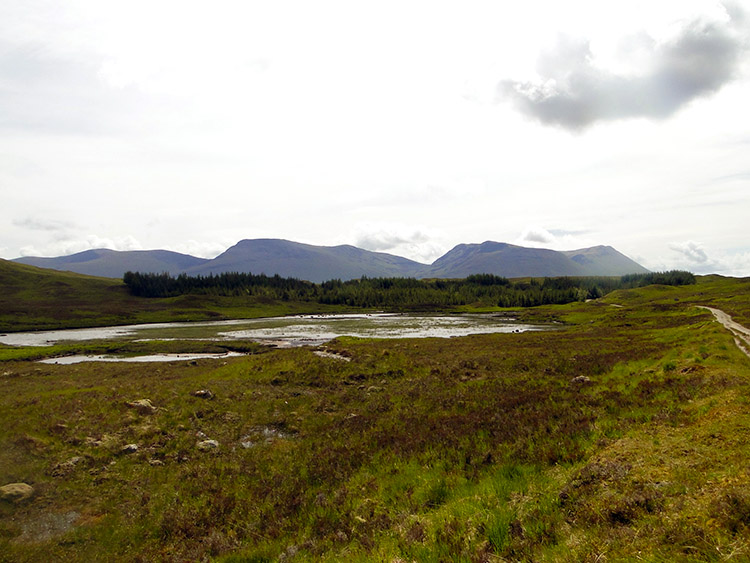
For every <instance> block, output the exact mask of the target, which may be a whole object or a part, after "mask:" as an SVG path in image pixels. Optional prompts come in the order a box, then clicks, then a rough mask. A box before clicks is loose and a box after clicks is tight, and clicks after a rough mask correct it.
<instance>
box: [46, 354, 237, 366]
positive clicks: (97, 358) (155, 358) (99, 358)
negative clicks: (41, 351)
mask: <svg viewBox="0 0 750 563" xmlns="http://www.w3.org/2000/svg"><path fill="white" fill-rule="evenodd" d="M237 356H242V354H238V353H237V352H226V353H224V354H151V355H148V356H103V355H90V356H62V357H60V358H47V359H45V360H39V363H40V364H61V365H70V364H80V363H81V362H179V361H187V360H201V359H206V358H209V359H214V360H218V359H221V358H233V357H237Z"/></svg>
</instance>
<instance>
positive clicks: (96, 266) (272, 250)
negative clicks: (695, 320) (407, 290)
mask: <svg viewBox="0 0 750 563" xmlns="http://www.w3.org/2000/svg"><path fill="white" fill-rule="evenodd" d="M14 261H15V262H20V263H22V264H29V265H32V266H38V267H42V268H51V269H54V270H68V271H71V272H77V273H81V274H88V275H93V276H102V277H111V278H120V277H122V275H123V274H124V273H125V272H127V271H128V270H130V271H134V272H135V271H138V272H144V273H145V272H155V273H162V272H168V273H170V274H173V275H176V274H180V273H186V274H190V275H208V274H220V273H224V272H252V273H253V274H266V275H269V276H271V275H274V274H279V275H280V276H282V277H291V278H298V279H303V280H308V281H313V282H318V283H319V282H322V281H326V280H331V279H341V280H349V279H356V278H360V277H362V276H367V277H415V278H465V277H466V276H469V275H471V274H495V275H498V276H505V277H507V278H517V277H529V276H534V277H544V276H548V277H555V276H592V275H596V276H620V275H623V274H636V273H644V272H647V271H648V270H646V269H645V268H644V267H643V266H641V265H640V264H638V263H636V262H634V261H633V260H631V259H630V258H628V257H627V256H625V255H623V254H621V253H619V252H618V251H617V250H615V249H614V248H612V247H611V246H595V247H592V248H582V249H580V250H569V251H563V252H559V251H555V250H547V249H543V248H526V247H523V246H515V245H512V244H507V243H502V242H492V241H487V242H483V243H482V244H459V245H458V246H456V247H455V248H454V249H453V250H451V251H450V252H448V253H447V254H445V255H444V256H442V257H440V258H438V259H437V260H435V262H433V263H432V264H431V265H428V264H421V263H419V262H414V261H413V260H408V259H406V258H401V257H400V256H394V255H392V254H386V253H384V252H371V251H369V250H362V249H361V248H357V247H354V246H349V245H341V246H315V245H311V244H302V243H299V242H292V241H288V240H280V239H254V240H241V241H240V242H238V243H237V244H235V245H234V246H232V247H231V248H229V249H227V250H226V251H225V252H223V253H222V254H220V255H219V256H217V257H216V258H214V259H212V260H208V259H205V258H196V257H194V256H189V255H186V254H179V253H177V252H170V251H167V250H137V251H126V252H121V251H116V250H106V249H98V250H87V251H85V252H80V253H78V254H73V255H71V256H61V257H58V258H33V257H24V258H17V259H16V260H14Z"/></svg>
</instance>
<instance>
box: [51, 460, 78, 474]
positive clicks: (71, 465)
mask: <svg viewBox="0 0 750 563" xmlns="http://www.w3.org/2000/svg"><path fill="white" fill-rule="evenodd" d="M82 461H83V458H82V457H80V456H74V457H71V458H70V459H69V460H67V461H63V462H60V463H58V464H57V465H55V466H54V467H53V468H52V471H51V472H50V473H51V475H52V476H53V477H64V476H66V475H69V474H70V473H72V472H73V471H74V470H75V468H76V465H78V464H79V463H81V462H82Z"/></svg>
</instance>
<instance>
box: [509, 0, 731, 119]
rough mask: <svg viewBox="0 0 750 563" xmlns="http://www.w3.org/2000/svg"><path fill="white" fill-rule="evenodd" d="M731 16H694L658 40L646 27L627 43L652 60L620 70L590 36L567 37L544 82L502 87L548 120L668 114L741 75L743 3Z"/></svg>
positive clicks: (547, 65)
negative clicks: (599, 55) (602, 62)
mask: <svg viewBox="0 0 750 563" xmlns="http://www.w3.org/2000/svg"><path fill="white" fill-rule="evenodd" d="M730 13H731V14H732V16H733V19H732V20H731V21H730V22H729V24H724V25H722V24H718V23H707V22H702V21H695V22H692V23H691V24H690V25H688V26H686V27H685V28H684V29H683V30H682V31H681V33H680V34H679V35H678V36H677V37H675V38H674V39H673V40H671V41H669V42H666V43H663V44H657V43H656V42H655V41H654V40H653V39H651V38H649V37H648V36H645V35H643V34H641V35H639V36H638V37H637V38H634V39H633V41H631V43H630V45H628V50H629V51H630V52H631V53H632V54H633V56H634V57H635V56H636V55H637V56H638V57H637V58H638V60H643V61H644V62H645V65H647V68H646V69H645V72H644V73H643V74H641V75H619V74H615V73H613V72H610V71H608V70H606V69H602V68H599V67H597V66H595V65H594V64H593V62H592V53H591V49H590V46H589V43H588V41H584V40H575V39H570V38H560V40H559V42H558V45H557V49H556V50H555V51H554V52H553V53H548V54H546V55H544V56H542V57H541V58H540V60H539V65H538V72H539V75H540V77H541V81H540V82H515V81H512V80H504V81H502V82H501V83H500V85H499V86H498V91H499V93H500V94H501V95H502V96H504V97H506V98H508V99H510V100H511V101H512V102H513V103H514V104H515V106H516V107H517V108H518V109H519V110H520V111H521V112H522V113H524V114H526V115H528V116H530V117H533V118H535V119H537V120H539V121H540V122H541V123H543V124H545V125H557V126H561V127H564V128H566V129H570V130H581V129H584V128H586V127H588V126H590V125H592V124H594V123H596V122H597V121H607V120H616V119H625V118H636V117H647V118H656V119H660V118H666V117H668V116H670V115H672V114H674V113H675V112H676V111H677V110H679V109H680V108H681V107H683V106H684V105H685V104H687V103H689V102H690V101H692V100H694V99H696V98H700V97H702V96H707V95H710V94H712V93H714V92H716V91H718V90H719V89H720V88H721V87H722V86H724V85H725V84H727V83H728V82H730V81H731V80H732V79H733V78H734V77H735V75H736V73H737V71H738V68H739V63H740V58H741V55H742V53H743V52H744V51H745V49H746V43H745V39H744V37H743V35H742V34H741V33H739V32H738V29H737V27H738V25H739V24H740V23H741V22H743V21H744V19H743V18H742V17H741V13H740V12H739V9H738V8H735V9H733V10H731V11H730Z"/></svg>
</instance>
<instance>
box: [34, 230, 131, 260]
mask: <svg viewBox="0 0 750 563" xmlns="http://www.w3.org/2000/svg"><path fill="white" fill-rule="evenodd" d="M97 248H108V249H110V250H143V246H142V245H141V243H140V242H138V240H137V239H136V238H135V237H134V236H132V235H125V236H122V237H116V238H107V237H100V236H98V235H89V236H87V237H86V238H84V239H65V240H60V241H55V242H51V243H48V244H43V245H29V246H24V247H22V248H21V252H20V254H21V256H42V257H55V256H67V255H69V254H76V253H78V252H83V251H84V250H92V249H97Z"/></svg>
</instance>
